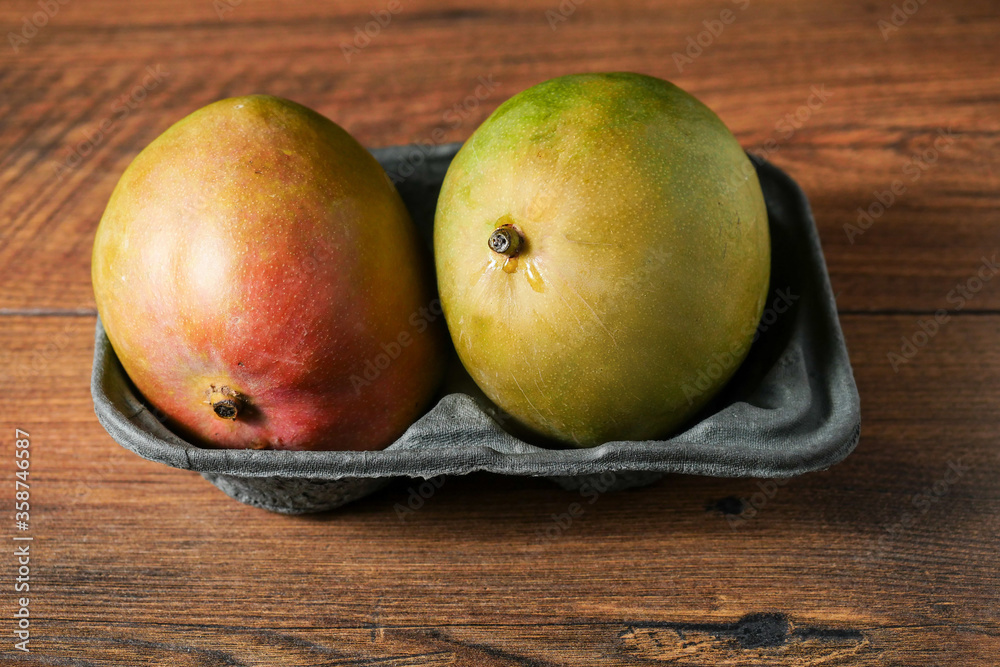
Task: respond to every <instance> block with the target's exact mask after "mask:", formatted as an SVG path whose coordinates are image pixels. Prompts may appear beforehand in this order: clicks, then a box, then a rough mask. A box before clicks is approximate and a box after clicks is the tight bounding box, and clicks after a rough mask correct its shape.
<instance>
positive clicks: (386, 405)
mask: <svg viewBox="0 0 1000 667" xmlns="http://www.w3.org/2000/svg"><path fill="white" fill-rule="evenodd" d="M424 255H425V251H424V250H423V247H422V244H421V243H420V241H419V239H418V236H417V233H416V231H415V229H414V227H413V224H412V222H411V220H410V218H409V215H408V213H407V211H406V209H405V207H404V205H403V203H402V201H401V200H400V198H399V195H398V193H397V192H396V190H395V188H394V186H393V185H392V183H391V182H390V181H389V179H388V178H387V176H386V175H385V172H384V171H383V170H382V168H381V166H380V165H379V164H378V163H377V162H376V160H375V159H374V158H373V157H372V156H371V155H370V154H369V153H368V152H367V151H366V150H365V149H364V148H363V147H362V146H361V145H360V144H358V143H357V142H356V141H355V140H354V139H353V138H352V137H351V136H350V135H349V134H348V133H347V132H345V131H344V130H343V129H341V128H340V127H338V126H337V125H336V124H334V123H333V122H331V121H330V120H328V119H326V118H324V117H323V116H321V115H319V114H317V113H315V112H313V111H311V110H309V109H307V108H305V107H303V106H300V105H298V104H295V103H293V102H290V101H288V100H283V99H279V98H275V97H268V96H263V95H254V96H249V97H240V98H233V99H226V100H222V101H219V102H216V103H214V104H211V105H209V106H207V107H205V108H203V109H201V110H199V111H196V112H195V113H193V114H191V115H190V116H188V117H186V118H184V119H182V120H181V121H179V122H178V123H176V124H175V125H173V126H172V127H170V128H169V129H168V130H167V131H166V132H164V133H163V134H162V135H161V136H160V137H158V138H157V139H156V140H154V141H153V142H152V143H151V144H150V145H149V146H148V147H147V148H146V149H144V150H143V151H142V152H141V153H140V154H139V155H138V156H137V157H136V158H135V160H134V161H133V162H132V163H131V165H130V166H129V167H128V169H127V170H126V171H125V173H124V174H123V176H122V177H121V180H120V181H119V183H118V185H117V187H116V188H115V190H114V193H113V194H112V196H111V199H110V201H109V203H108V206H107V209H106V211H105V213H104V216H103V218H102V219H101V222H100V225H99V226H98V230H97V235H96V239H95V241H94V252H93V264H92V279H93V285H94V294H95V297H96V300H97V307H98V311H99V313H100V316H101V321H102V322H103V325H104V328H105V330H106V332H107V334H108V338H109V339H110V341H111V344H112V346H113V347H114V349H115V352H116V353H117V356H118V358H119V360H120V361H121V363H122V365H123V367H124V368H125V371H126V372H127V373H128V376H129V377H130V378H131V379H132V381H133V383H134V384H135V386H136V388H137V389H138V390H139V391H140V392H141V393H142V395H143V396H144V397H145V398H146V400H147V401H149V402H150V403H152V405H153V406H154V407H155V408H156V409H157V410H159V411H160V412H161V413H163V414H164V415H165V416H166V417H167V424H168V426H170V427H171V428H173V429H174V430H175V431H177V432H178V433H179V434H181V435H183V436H184V437H186V438H187V439H189V440H190V441H192V442H194V443H196V444H201V445H205V446H210V447H226V448H255V449H294V450H314V449H353V450H371V449H380V448H383V447H385V446H387V445H388V444H390V443H392V442H393V441H394V440H395V439H396V438H397V437H398V436H399V435H401V434H402V432H403V431H404V430H405V429H406V428H407V427H408V426H409V425H410V424H411V423H412V422H413V421H414V420H415V419H416V418H417V417H418V416H419V414H420V413H421V411H422V410H423V409H424V408H425V407H426V405H427V403H428V401H429V400H430V399H431V398H432V396H433V394H434V393H435V390H436V389H437V386H438V384H439V382H440V380H441V379H442V374H443V367H444V363H445V350H446V338H444V330H443V328H441V327H440V320H439V321H438V322H437V323H434V322H433V321H431V320H432V319H434V318H427V317H425V316H423V315H422V314H421V312H423V313H427V310H426V309H427V307H428V305H429V304H431V303H432V300H433V299H434V294H433V289H432V282H431V277H432V274H431V273H430V271H431V267H430V265H429V261H428V260H429V258H427V257H425V256H424ZM421 309H424V310H423V311H421ZM401 335H402V338H401ZM401 340H402V341H404V342H406V341H408V344H405V345H402V344H400V341H401ZM397 348H398V354H397V355H396V358H392V356H391V355H390V354H389V353H397ZM387 350H388V352H387ZM386 362H388V363H386ZM383 366H384V368H383ZM213 386H214V387H216V388H217V389H218V388H221V387H228V388H229V389H230V390H231V391H233V392H237V394H238V395H239V396H240V397H241V399H242V400H243V401H244V402H245V406H244V409H241V410H240V413H239V414H238V415H237V417H236V419H234V420H229V419H223V418H220V417H219V416H217V415H216V414H215V412H214V411H213V409H212V406H211V404H210V401H209V396H210V395H211V391H212V390H211V388H212V387H213Z"/></svg>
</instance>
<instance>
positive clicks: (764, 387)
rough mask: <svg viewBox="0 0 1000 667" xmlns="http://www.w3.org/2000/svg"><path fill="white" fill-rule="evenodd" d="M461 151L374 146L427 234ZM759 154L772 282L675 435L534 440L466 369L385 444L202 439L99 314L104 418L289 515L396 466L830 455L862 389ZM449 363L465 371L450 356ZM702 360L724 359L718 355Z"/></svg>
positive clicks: (798, 199) (791, 217)
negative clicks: (236, 446)
mask: <svg viewBox="0 0 1000 667" xmlns="http://www.w3.org/2000/svg"><path fill="white" fill-rule="evenodd" d="M457 150H458V145H457V144H451V145H443V146H436V147H425V146H395V147H390V148H385V149H377V150H374V151H373V153H374V154H375V156H376V158H378V160H379V162H381V163H382V166H383V167H385V169H386V171H387V172H388V173H389V175H390V176H391V177H392V178H393V180H394V181H396V182H397V188H398V190H399V193H400V195H401V196H402V197H403V200H404V201H405V202H406V205H407V207H408V208H409V209H410V213H411V215H412V216H413V219H414V222H415V223H416V224H417V225H418V226H419V227H420V229H421V231H422V233H423V234H424V235H425V238H426V239H427V240H428V242H429V240H430V236H431V231H432V227H433V218H434V207H435V203H436V200H437V194H438V191H439V189H440V187H441V181H442V179H443V178H444V174H445V171H446V170H447V168H448V164H449V163H450V162H451V159H452V157H454V155H455V153H456V152H457ZM754 165H755V167H756V168H757V173H758V176H759V178H760V182H761V186H762V188H763V190H764V197H765V199H766V201H767V211H768V217H769V221H770V229H771V243H772V269H771V294H770V296H769V299H768V302H767V305H766V307H765V311H764V316H763V318H762V320H761V325H760V327H759V328H758V337H757V339H756V341H755V342H754V345H753V347H752V348H751V350H750V354H749V356H748V357H747V359H746V361H745V362H744V363H743V365H742V366H741V367H740V370H739V371H738V372H737V373H736V375H735V376H734V377H733V379H732V380H731V381H730V383H729V385H728V386H727V387H726V389H725V390H723V392H722V393H721V394H720V395H719V396H718V397H717V398H716V399H715V400H714V401H713V402H712V403H711V404H710V405H709V406H707V407H706V408H705V409H704V410H702V412H701V413H700V414H699V415H698V416H697V417H696V418H695V419H693V420H692V421H691V422H690V423H689V424H688V426H687V427H686V429H685V430H683V431H681V432H680V433H677V434H676V435H674V436H673V437H671V438H669V439H667V440H660V441H647V442H609V443H607V444H604V445H602V446H600V447H595V448H592V449H546V448H541V447H536V446H533V445H530V444H528V443H526V442H524V441H523V440H520V439H518V438H516V437H514V436H513V435H510V434H508V433H507V432H506V431H505V430H504V429H503V428H502V427H501V425H500V422H501V421H503V419H502V415H501V414H500V413H499V412H498V411H497V409H496V408H495V407H491V406H490V405H489V404H488V403H487V402H485V401H484V400H483V398H482V396H481V395H478V396H476V397H474V396H473V395H472V394H475V393H476V392H475V390H474V385H473V384H472V383H471V382H465V383H460V384H459V385H458V386H459V387H461V390H462V391H468V392H469V393H462V391H456V390H455V384H454V383H452V384H451V385H450V386H447V385H446V387H445V390H444V393H443V394H442V396H441V398H440V400H438V402H437V404H436V405H435V406H434V407H433V408H432V409H431V410H430V411H429V412H427V413H426V414H425V415H424V416H423V417H421V418H420V419H419V420H417V422H416V423H414V424H413V425H412V426H411V427H410V428H409V429H408V430H407V431H406V432H405V433H404V434H403V435H402V436H401V437H400V438H399V440H397V441H396V442H395V443H393V444H392V445H390V446H389V447H388V448H386V449H385V450H383V451H375V452H358V451H324V452H290V451H268V450H264V451H255V450H225V449H203V448H199V447H195V446H193V445H190V444H188V443H186V442H184V441H183V440H182V439H181V438H179V437H178V436H176V435H174V434H173V433H172V432H171V431H170V430H169V429H168V428H167V427H166V426H164V424H162V423H161V422H160V421H159V420H158V419H157V418H156V416H155V415H154V414H153V413H152V412H151V411H150V410H149V409H148V408H147V407H146V406H144V405H143V403H142V401H141V400H140V398H139V397H138V396H137V395H136V393H135V391H134V390H133V388H132V385H131V383H130V382H129V380H128V378H127V376H126V375H125V372H124V371H123V370H122V367H121V365H120V364H119V362H118V359H117V357H116V356H115V353H114V350H113V349H112V348H111V345H110V344H109V343H108V339H107V337H106V336H105V334H104V329H103V328H102V326H101V323H100V321H98V323H97V338H96V349H95V354H94V372H93V378H92V381H91V392H92V394H93V397H94V405H95V409H96V412H97V416H98V419H99V420H100V422H101V424H102V425H103V426H104V428H105V429H107V431H108V433H110V434H111V437H113V438H114V439H115V440H116V441H117V442H118V443H119V444H121V445H122V446H123V447H125V448H127V449H130V450H131V451H133V452H135V453H136V454H138V455H139V456H142V457H144V458H146V459H149V460H151V461H158V462H160V463H165V464H166V465H169V466H173V467H175V468H183V469H186V470H195V471H197V472H200V473H201V474H202V475H203V476H204V477H205V478H206V479H208V480H209V481H211V482H212V483H213V484H215V485H216V486H218V487H219V488H220V489H222V490H223V491H224V492H225V493H227V494H229V495H230V496H232V497H233V498H236V499H237V500H240V501H242V502H244V503H248V504H250V505H255V506H257V507H262V508H265V509H268V510H272V511H275V512H283V513H289V514H294V513H303V512H319V511H323V510H328V509H332V508H334V507H338V506H340V505H342V504H344V503H346V502H350V501H352V500H355V499H357V498H360V497H362V496H365V495H367V494H369V493H372V492H373V491H375V490H377V489H379V488H380V487H382V486H384V485H385V484H387V483H388V482H389V481H391V480H392V479H393V478H399V477H422V478H431V477H435V476H438V475H465V474H468V473H471V472H474V471H479V470H484V471H488V472H493V473H499V474H504V475H530V476H541V477H549V478H551V479H553V481H556V482H558V483H559V484H561V485H563V486H564V487H566V488H569V489H577V488H580V487H581V486H582V485H583V484H585V483H587V482H588V481H591V482H595V483H596V482H597V480H598V479H600V480H601V481H600V483H599V487H600V488H605V487H607V486H608V485H611V486H612V487H613V488H628V487H630V486H638V485H641V484H646V483H649V482H652V481H655V480H656V479H659V478H660V477H661V476H662V475H663V474H664V473H684V474H696V475H712V476H722V477H759V478H765V477H790V476H793V475H798V474H800V473H805V472H809V471H814V470H821V469H824V468H827V467H829V466H831V465H833V464H834V463H837V462H839V461H840V460H842V459H843V458H844V457H846V456H847V455H848V454H849V453H850V452H851V450H853V449H854V446H855V445H856V444H857V441H858V437H859V434H860V424H861V412H860V402H859V398H858V391H857V387H856V386H855V384H854V376H853V373H852V371H851V365H850V361H849V359H848V356H847V349H846V347H845V345H844V339H843V335H842V333H841V330H840V323H839V322H838V320H837V310H836V304H835V303H834V299H833V294H832V292H831V289H830V282H829V278H828V276H827V273H826V264H825V262H824V261H823V253H822V250H821V249H820V245H819V238H818V236H817V234H816V228H815V225H814V223H813V219H812V214H811V212H810V210H809V204H808V202H807V200H806V197H805V195H804V194H803V193H802V191H801V190H800V189H799V187H798V186H797V185H796V184H795V182H794V181H792V180H791V179H790V178H789V177H788V176H787V175H785V174H784V172H782V171H780V170H779V169H777V168H776V167H774V166H772V165H770V164H768V163H766V162H763V161H762V160H758V159H754ZM453 363H454V364H456V365H458V369H457V371H456V372H459V373H460V372H461V366H460V364H458V362H457V358H456V357H454V356H453ZM452 370H456V369H452ZM705 371H706V373H713V372H715V373H718V372H720V371H719V370H717V367H715V366H713V364H711V363H707V364H706V368H705ZM455 374H456V373H454V372H453V373H451V375H455ZM466 378H467V376H466ZM494 417H497V419H495V418H494Z"/></svg>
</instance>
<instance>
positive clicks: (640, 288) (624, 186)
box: [434, 73, 770, 447]
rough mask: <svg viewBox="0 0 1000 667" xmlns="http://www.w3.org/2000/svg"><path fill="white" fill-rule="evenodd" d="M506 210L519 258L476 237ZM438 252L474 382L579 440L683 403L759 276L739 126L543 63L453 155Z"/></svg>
mask: <svg viewBox="0 0 1000 667" xmlns="http://www.w3.org/2000/svg"><path fill="white" fill-rule="evenodd" d="M502 224H513V225H514V227H515V228H516V229H517V230H519V231H520V232H521V233H522V235H523V237H524V243H525V245H524V249H523V250H522V251H521V253H520V254H519V255H518V256H517V257H516V258H514V259H510V260H508V259H507V258H506V257H505V256H504V255H501V254H499V253H497V252H494V251H493V250H492V249H491V248H489V247H488V246H487V239H488V238H489V237H490V235H491V233H492V232H493V231H494V229H496V228H497V227H499V226H500V225H502ZM434 252H435V261H436V265H437V277H438V290H439V292H440V296H441V303H442V307H443V310H444V314H445V319H446V321H447V323H448V328H449V330H450V332H451V337H452V340H453V342H454V343H455V347H456V348H457V351H458V354H459V357H460V359H461V360H462V363H463V364H464V365H465V367H466V369H467V370H468V371H469V374H470V375H471V376H472V378H473V379H474V380H475V382H476V384H477V385H478V386H479V387H480V388H481V389H482V390H483V392H484V393H485V394H486V395H487V396H488V397H489V398H490V399H491V400H492V401H494V402H495V403H496V404H497V405H498V406H499V407H500V408H501V409H503V410H505V411H506V412H508V413H510V415H512V416H513V417H514V418H515V419H516V420H517V421H518V422H520V424H521V425H523V426H526V427H528V429H530V430H531V431H533V432H534V433H536V434H540V435H542V436H545V437H547V438H553V439H555V440H557V441H560V442H562V443H566V444H568V445H575V446H579V447H591V446H596V445H599V444H602V443H604V442H609V441H616V440H646V439H651V438H658V437H663V436H665V435H666V434H669V433H670V432H671V431H673V430H675V429H676V428H678V427H679V426H681V425H682V424H683V423H684V422H685V421H687V420H688V419H690V418H691V417H692V415H694V414H695V413H696V412H697V411H698V410H699V409H700V408H701V407H703V406H704V405H705V404H706V403H707V402H708V401H709V400H710V399H711V398H712V397H713V396H714V395H715V394H716V393H717V392H718V391H719V389H721V388H722V387H723V386H724V385H725V383H726V382H727V381H728V379H729V378H730V377H731V376H732V374H733V373H734V372H735V371H736V370H737V368H738V367H739V365H740V363H741V362H742V360H743V359H744V358H745V356H746V354H747V352H748V351H749V349H750V344H751V342H752V340H753V337H754V333H755V330H756V328H757V325H758V322H759V320H760V317H761V314H762V311H763V308H764V302H765V299H766V296H767V294H768V283H769V276H770V237H769V232H768V222H767V210H766V207H765V204H764V198H763V195H762V193H761V189H760V184H759V182H758V180H757V177H756V173H755V171H754V169H753V166H752V165H751V164H750V163H749V160H748V158H747V156H746V154H745V153H744V152H743V150H742V149H741V147H740V145H739V143H738V142H737V141H736V139H735V137H733V135H732V133H731V132H730V131H729V130H728V128H726V126H725V125H724V124H723V122H722V121H721V120H720V119H719V118H718V116H716V115H715V114H714V113H713V112H712V111H711V110H710V109H709V108H708V107H706V106H705V105H703V104H702V103H701V102H699V101H698V100H696V99H695V98H694V97H692V96H691V95H689V94H687V93H685V92H684V91H682V90H681V89H680V88H677V87H676V86H674V85H673V84H670V83H668V82H666V81H663V80H660V79H656V78H653V77H649V76H643V75H640V74H632V73H609V74H582V75H572V76H565V77H560V78H557V79H552V80H550V81H546V82H544V83H541V84H539V85H537V86H534V87H533V88H530V89H528V90H525V91H523V92H521V93H519V94H518V95H516V96H514V97H513V98H511V99H509V100H507V101H506V102H505V103H504V104H502V105H501V106H500V107H499V108H497V110H496V111H495V112H494V113H493V114H492V115H491V116H490V117H489V118H488V119H487V120H486V121H485V122H484V123H483V124H482V125H481V126H480V127H479V128H478V129H477V130H476V131H475V133H473V135H472V136H471V137H470V138H469V140H468V141H467V142H466V143H465V145H464V146H463V147H462V148H461V150H460V151H459V153H458V155H457V156H456V157H455V159H454V161H453V162H452V164H451V166H450V168H449V170H448V173H447V175H446V177H445V180H444V184H443V187H442V189H441V195H440V198H439V200H438V207H437V212H436V217H435V226H434ZM505 266H506V270H505V268H504V267H505ZM720 369H721V370H720ZM706 381H707V382H706Z"/></svg>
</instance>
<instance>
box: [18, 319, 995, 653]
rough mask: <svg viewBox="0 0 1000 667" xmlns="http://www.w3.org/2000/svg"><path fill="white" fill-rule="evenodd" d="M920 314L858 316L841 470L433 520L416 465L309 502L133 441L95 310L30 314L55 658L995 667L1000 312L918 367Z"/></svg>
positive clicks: (510, 496) (485, 486) (22, 417)
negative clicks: (167, 458)
mask: <svg viewBox="0 0 1000 667" xmlns="http://www.w3.org/2000/svg"><path fill="white" fill-rule="evenodd" d="M919 319H920V318H919V317H918V316H908V315H894V316H876V315H851V316H845V317H844V318H843V324H844V327H845V333H846V336H847V342H848V345H849V348H850V350H851V352H852V359H853V363H854V367H855V373H856V376H857V380H858V385H859V389H860V392H861V395H862V400H863V411H864V421H863V426H862V428H863V435H862V440H861V443H860V444H859V446H858V449H857V451H856V452H855V453H854V454H853V455H852V456H850V457H849V458H848V459H847V460H846V461H844V462H843V463H842V464H840V465H837V466H835V467H833V468H831V469H830V470H828V471H826V472H822V473H817V474H811V475H806V476H803V477H800V478H796V479H793V480H790V481H788V482H787V483H786V484H782V485H777V484H774V485H771V484H768V483H767V482H757V481H754V480H727V479H716V478H700V477H685V476H674V477H671V478H668V479H666V480H664V481H663V482H661V483H659V484H657V485H655V486H652V487H648V488H645V489H638V490H634V491H630V492H624V493H618V494H602V495H600V496H599V497H598V498H597V499H596V500H595V502H593V503H589V502H588V499H584V498H581V497H580V496H578V495H577V494H575V493H570V492H566V491H563V490H561V489H559V488H558V487H556V486H555V485H553V484H551V483H549V482H547V481H546V480H537V479H523V478H501V477H497V476H490V475H473V476H470V477H463V478H448V479H446V480H445V482H444V484H443V485H442V486H441V488H440V489H438V490H437V491H436V492H435V493H434V494H433V495H432V496H431V497H430V498H429V499H428V500H426V501H425V503H424V506H423V507H420V508H419V509H418V510H417V511H415V512H411V513H405V514H402V515H400V514H399V513H397V511H396V506H397V505H398V506H405V504H406V503H407V501H408V495H409V491H408V489H409V488H410V487H411V486H413V483H412V482H408V481H402V482H399V483H396V484H394V485H393V486H391V487H389V488H388V489H387V490H385V491H384V492H382V493H380V494H378V495H375V496H372V497H370V498H368V499H365V500H362V501H360V502H358V503H356V504H354V505H351V506H349V507H347V508H344V509H343V510H342V511H339V512H335V513H330V514H326V515H320V516H316V517H286V516H280V515H276V514H270V513H267V512H264V511H261V510H257V509H254V508H250V507H247V506H244V505H241V504H239V503H237V502H235V501H233V500H230V499H229V498H227V497H225V496H224V495H223V494H222V493H221V492H219V491H217V490H216V489H215V488H213V487H212V486H211V485H210V484H208V483H207V482H206V481H204V480H203V479H201V478H200V477H199V476H198V475H197V474H195V473H191V472H185V471H178V470H173V469H170V468H166V467H164V466H160V465H158V464H153V463H151V462H147V461H144V460H142V459H139V458H138V457H136V456H135V455H133V454H131V453H130V452H127V451H125V450H124V449H122V448H120V447H119V446H117V445H116V444H115V443H114V442H113V441H112V440H111V439H110V437H109V436H108V435H107V434H106V433H105V432H104V431H103V430H102V429H101V427H100V426H99V425H98V424H97V422H96V420H95V418H94V416H93V413H92V406H91V403H90V396H89V392H88V377H89V372H90V355H91V351H92V344H93V342H92V341H93V326H94V321H93V319H92V318H90V317H14V316H7V317H2V318H0V350H2V351H4V352H3V353H2V354H3V358H2V359H0V369H2V373H0V400H2V402H3V405H4V409H3V411H2V416H0V418H2V423H0V433H3V434H5V435H4V436H3V437H4V443H5V444H4V449H3V451H5V452H7V453H8V454H7V455H8V456H9V455H10V452H11V449H12V443H11V437H10V436H11V434H12V433H13V428H14V427H15V426H16V427H18V428H22V429H25V430H27V431H28V432H29V433H30V434H31V439H32V445H31V447H32V459H31V460H32V468H31V471H32V472H31V479H32V512H31V516H32V528H31V531H30V534H31V535H33V536H34V537H35V538H36V541H35V542H34V543H33V544H32V550H33V551H32V576H33V577H37V579H35V578H33V579H32V582H31V583H32V590H31V594H32V602H31V605H32V607H31V609H32V614H33V618H34V619H36V620H35V621H34V622H35V624H36V625H33V628H35V633H33V635H32V647H33V653H32V656H33V657H34V659H35V660H36V662H33V663H31V664H52V665H56V664H79V665H115V664H155V665H216V664H218V665H223V664H230V665H232V664H238V665H278V664H289V665H291V664H295V665H307V664H310V665H437V664H441V665H444V664H461V665H512V664H520V665H546V666H548V665H577V664H593V665H621V664H642V665H657V664H686V665H728V664H732V665H742V664H750V663H753V662H754V661H758V662H760V663H764V662H766V663H767V664H775V665H802V664H832V665H836V664H844V665H904V664H905V665H920V666H927V667H930V666H932V665H939V664H962V665H990V664H993V662H992V661H993V659H994V656H995V655H997V654H998V652H1000V586H998V583H997V579H996V571H997V567H998V566H1000V554H998V552H997V549H996V544H997V540H998V538H1000V520H998V517H1000V474H998V472H1000V459H998V456H997V451H996V433H997V431H998V428H1000V409H998V408H1000V405H998V397H997V393H996V392H995V391H994V388H995V387H996V386H997V383H998V382H1000V348H998V346H997V345H996V340H997V336H998V334H1000V316H996V315H962V316H956V317H954V318H953V319H952V320H950V321H948V322H947V323H945V324H944V325H942V327H941V328H940V330H939V331H938V332H937V333H936V335H935V336H934V337H933V338H931V339H930V340H929V342H927V343H926V344H925V345H924V346H923V347H921V348H919V351H918V352H917V353H916V354H915V355H914V356H913V357H912V358H911V359H910V360H909V362H908V363H904V364H902V365H900V366H899V369H898V372H897V371H894V370H893V367H892V364H891V363H890V361H889V360H888V358H887V355H888V353H889V352H892V351H895V350H896V349H897V341H899V340H900V339H901V337H903V336H907V337H910V336H912V334H913V332H914V331H916V330H917V327H918V326H919V325H918V320H919ZM949 464H951V467H949ZM572 502H580V503H581V504H582V505H583V507H584V513H583V515H582V516H579V517H577V518H576V519H575V520H574V521H573V523H572V524H570V525H569V526H566V527H564V528H560V527H559V525H558V524H557V522H556V519H554V518H553V515H555V516H558V515H560V514H563V513H565V512H566V511H567V508H568V506H569V504H570V503H572ZM727 512H728V514H727ZM401 516H402V518H401ZM906 517H909V518H906ZM14 532H16V531H14V530H13V528H12V527H11V528H9V529H8V530H7V533H8V535H11V534H12V533H14ZM880 540H881V542H880ZM7 558H8V559H9V558H10V556H8V557H7ZM36 573H37V574H36ZM16 657H17V655H16V654H15V652H14V651H13V650H12V648H11V646H10V645H9V644H6V645H4V646H0V658H2V659H3V660H11V661H13V660H14V659H15V658H16ZM680 659H683V660H682V662H677V661H678V660H680Z"/></svg>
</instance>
